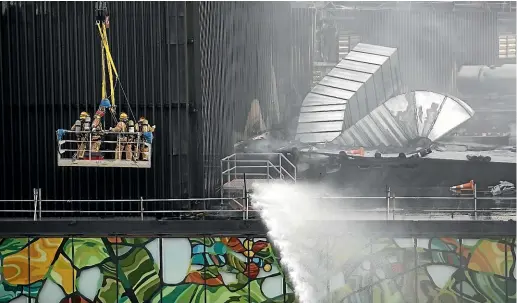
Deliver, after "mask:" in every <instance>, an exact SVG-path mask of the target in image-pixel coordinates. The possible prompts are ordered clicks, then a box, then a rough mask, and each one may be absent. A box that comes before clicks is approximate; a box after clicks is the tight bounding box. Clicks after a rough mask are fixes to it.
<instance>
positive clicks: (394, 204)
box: [388, 188, 397, 220]
mask: <svg viewBox="0 0 517 303" xmlns="http://www.w3.org/2000/svg"><path fill="white" fill-rule="evenodd" d="M388 192H389V195H390V199H391V200H392V201H393V212H392V213H393V220H395V209H396V208H397V200H396V199H395V195H393V193H392V192H391V188H390V189H389V191H388Z"/></svg>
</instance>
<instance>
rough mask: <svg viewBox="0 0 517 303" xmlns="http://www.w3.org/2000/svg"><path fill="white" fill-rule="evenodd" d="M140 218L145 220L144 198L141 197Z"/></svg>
mask: <svg viewBox="0 0 517 303" xmlns="http://www.w3.org/2000/svg"><path fill="white" fill-rule="evenodd" d="M140 220H142V221H144V198H143V197H140Z"/></svg>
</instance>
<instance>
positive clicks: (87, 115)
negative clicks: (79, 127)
mask: <svg viewBox="0 0 517 303" xmlns="http://www.w3.org/2000/svg"><path fill="white" fill-rule="evenodd" d="M89 116H90V115H89V114H88V113H87V112H81V114H80V115H79V119H81V120H82V119H86V117H89Z"/></svg>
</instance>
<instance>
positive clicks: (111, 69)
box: [56, 1, 156, 168]
mask: <svg viewBox="0 0 517 303" xmlns="http://www.w3.org/2000/svg"><path fill="white" fill-rule="evenodd" d="M95 11H96V18H95V19H96V21H95V25H96V27H97V31H98V33H99V40H100V47H101V72H102V74H101V79H102V84H101V102H100V104H99V106H98V108H97V110H96V111H95V113H94V115H93V121H92V120H91V117H90V115H89V113H88V112H86V111H83V112H81V114H80V115H79V120H77V121H75V123H74V124H73V126H72V127H71V128H70V129H58V130H57V132H56V135H57V141H58V154H57V162H58V166H72V167H73V166H82V167H133V168H150V167H151V150H152V141H153V133H154V130H155V129H156V126H150V125H149V122H148V120H147V119H146V118H145V117H144V116H141V117H140V118H139V119H138V120H136V118H135V115H134V114H133V110H132V109H131V104H130V103H129V100H128V98H127V95H126V93H125V90H124V88H123V86H122V83H121V81H120V78H119V74H118V71H117V68H116V66H115V63H114V60H113V56H112V53H111V50H110V46H109V40H108V29H109V27H110V18H109V11H108V7H107V3H106V2H105V1H99V2H97V3H96V4H95ZM106 76H107V77H106ZM107 82H109V92H110V94H109V95H108V85H107ZM117 86H118V87H119V88H120V90H121V91H122V93H123V95H124V99H125V101H126V103H127V109H128V111H129V113H130V114H131V117H129V116H128V114H126V113H125V112H120V114H119V116H118V119H117V104H116V102H115V101H116V99H115V88H116V87H117ZM85 107H86V106H85ZM106 111H108V112H109V114H110V115H111V117H112V121H114V122H115V126H114V127H109V128H108V129H106V127H105V119H104V118H105V115H106ZM130 118H131V119H130ZM135 121H136V122H135ZM113 146H115V147H114V148H113ZM102 147H104V149H101V148H102ZM123 154H124V157H123ZM123 158H124V159H123Z"/></svg>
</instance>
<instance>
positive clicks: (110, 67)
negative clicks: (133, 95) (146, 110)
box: [97, 23, 119, 107]
mask: <svg viewBox="0 0 517 303" xmlns="http://www.w3.org/2000/svg"><path fill="white" fill-rule="evenodd" d="M97 28H98V29H99V35H100V37H101V41H102V46H101V48H102V50H103V52H102V98H103V99H105V98H106V72H105V64H104V58H106V61H107V63H108V75H109V80H110V91H111V105H112V106H113V107H115V82H114V81H113V73H115V77H116V79H118V78H119V77H118V72H117V68H116V67H115V63H114V62H113V57H112V56H111V51H110V48H109V44H108V34H107V32H106V24H104V23H102V27H101V25H100V23H98V24H97Z"/></svg>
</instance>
